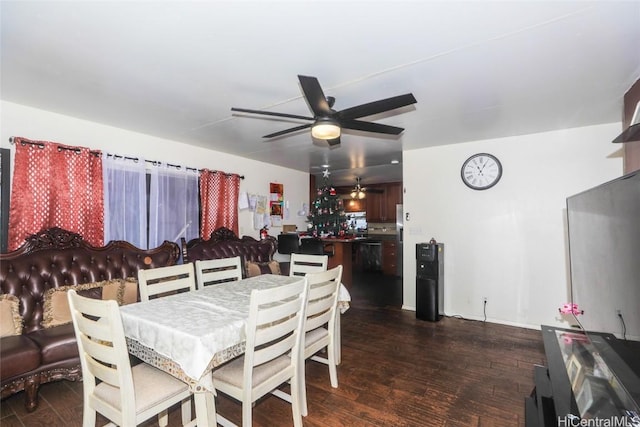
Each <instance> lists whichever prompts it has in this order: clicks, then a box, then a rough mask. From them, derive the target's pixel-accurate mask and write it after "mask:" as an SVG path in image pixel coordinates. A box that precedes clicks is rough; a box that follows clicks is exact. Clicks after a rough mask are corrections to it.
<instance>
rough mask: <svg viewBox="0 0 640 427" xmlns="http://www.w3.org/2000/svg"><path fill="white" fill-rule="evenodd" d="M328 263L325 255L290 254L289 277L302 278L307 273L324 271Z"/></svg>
mask: <svg viewBox="0 0 640 427" xmlns="http://www.w3.org/2000/svg"><path fill="white" fill-rule="evenodd" d="M328 263H329V257H328V256H327V255H308V254H291V263H290V264H289V276H304V275H305V274H307V273H312V272H317V271H326V270H327V264H328Z"/></svg>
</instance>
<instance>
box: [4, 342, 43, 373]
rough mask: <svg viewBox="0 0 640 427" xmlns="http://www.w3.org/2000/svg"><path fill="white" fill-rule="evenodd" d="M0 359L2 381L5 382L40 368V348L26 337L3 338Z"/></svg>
mask: <svg viewBox="0 0 640 427" xmlns="http://www.w3.org/2000/svg"><path fill="white" fill-rule="evenodd" d="M0 359H2V363H0V379H2V381H3V382H4V381H5V380H7V379H10V378H13V377H15V376H18V375H21V374H24V373H27V372H30V371H33V370H34V369H36V368H37V367H38V366H40V347H38V345H37V344H36V343H35V342H33V341H31V340H30V339H29V338H27V337H26V336H25V335H12V336H8V337H3V338H2V340H0Z"/></svg>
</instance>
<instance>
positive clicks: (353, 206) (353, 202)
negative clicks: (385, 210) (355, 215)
mask: <svg viewBox="0 0 640 427" xmlns="http://www.w3.org/2000/svg"><path fill="white" fill-rule="evenodd" d="M342 204H343V205H344V211H345V212H364V211H365V210H366V209H367V207H366V206H365V199H352V198H348V199H343V200H342Z"/></svg>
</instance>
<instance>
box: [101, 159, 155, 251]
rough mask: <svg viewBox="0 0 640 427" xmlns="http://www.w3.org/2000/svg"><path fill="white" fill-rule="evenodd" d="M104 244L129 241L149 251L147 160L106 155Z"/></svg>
mask: <svg viewBox="0 0 640 427" xmlns="http://www.w3.org/2000/svg"><path fill="white" fill-rule="evenodd" d="M102 174H103V182H104V241H105V243H107V242H109V241H110V240H126V241H127V242H129V243H131V244H132V245H135V246H137V247H139V248H142V249H147V202H146V201H147V197H146V196H147V191H146V171H145V161H144V159H130V158H125V157H122V156H115V155H105V156H104V157H103V159H102Z"/></svg>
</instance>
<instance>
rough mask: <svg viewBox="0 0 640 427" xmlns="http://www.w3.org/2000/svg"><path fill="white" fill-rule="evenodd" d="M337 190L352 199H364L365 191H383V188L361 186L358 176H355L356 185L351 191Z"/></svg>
mask: <svg viewBox="0 0 640 427" xmlns="http://www.w3.org/2000/svg"><path fill="white" fill-rule="evenodd" d="M339 192H340V193H341V194H349V195H350V196H351V198H352V199H364V198H365V197H366V193H384V190H382V189H380V188H369V187H362V186H361V185H360V178H359V177H356V186H355V187H353V189H352V190H351V191H349V190H346V189H341V190H340V191H339Z"/></svg>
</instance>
